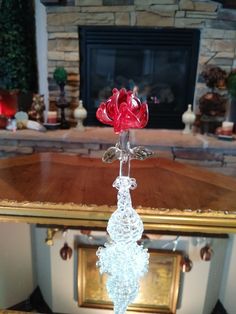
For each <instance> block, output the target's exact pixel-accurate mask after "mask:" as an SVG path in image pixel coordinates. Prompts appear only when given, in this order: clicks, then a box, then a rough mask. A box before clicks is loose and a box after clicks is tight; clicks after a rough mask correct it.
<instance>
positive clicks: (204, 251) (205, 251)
mask: <svg viewBox="0 0 236 314" xmlns="http://www.w3.org/2000/svg"><path fill="white" fill-rule="evenodd" d="M213 253H214V252H213V250H212V248H211V247H210V245H209V244H207V245H206V246H204V247H203V248H201V250H200V256H201V259H202V260H203V261H206V262H208V261H210V260H211V258H212V255H213Z"/></svg>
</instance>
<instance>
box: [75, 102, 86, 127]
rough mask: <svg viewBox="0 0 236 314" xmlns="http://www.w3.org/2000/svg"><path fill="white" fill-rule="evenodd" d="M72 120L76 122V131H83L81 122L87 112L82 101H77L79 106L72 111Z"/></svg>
mask: <svg viewBox="0 0 236 314" xmlns="http://www.w3.org/2000/svg"><path fill="white" fill-rule="evenodd" d="M74 118H75V119H76V121H77V125H76V129H77V130H79V131H84V125H83V121H84V120H85V119H86V118H87V110H86V109H85V108H84V106H83V101H82V100H80V101H79V105H78V107H77V108H75V110H74Z"/></svg>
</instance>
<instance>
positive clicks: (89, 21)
mask: <svg viewBox="0 0 236 314" xmlns="http://www.w3.org/2000/svg"><path fill="white" fill-rule="evenodd" d="M69 3H71V2H69ZM103 3H104V4H105V5H104V4H103ZM109 3H111V4H110V5H109ZM112 3H114V2H113V1H105V2H104V0H75V1H74V4H73V2H72V3H71V4H70V5H67V6H46V7H44V10H45V12H44V14H45V22H44V23H46V36H45V37H44V41H45V42H44V43H42V40H41V45H44V47H46V52H47V60H43V62H44V63H45V62H46V61H47V64H46V72H47V73H44V74H43V73H40V72H42V70H41V68H43V67H41V66H40V65H41V63H42V59H41V62H40V57H39V58H38V59H39V77H40V78H41V80H40V82H41V84H40V92H41V93H43V94H47V91H46V90H45V88H46V87H47V85H46V84H45V82H44V83H42V82H43V81H45V80H46V78H45V76H47V77H48V90H49V97H48V98H49V104H50V107H53V105H54V104H55V101H56V98H57V96H58V89H57V86H56V85H55V83H54V81H53V79H52V74H53V71H54V69H55V67H57V66H64V67H65V69H66V70H67V71H68V74H69V76H68V84H67V86H66V92H67V96H68V100H69V102H70V106H71V107H70V108H71V109H72V110H71V112H72V111H73V108H74V107H75V106H76V103H77V100H78V98H79V97H80V73H79V60H80V56H79V38H78V25H93V26H96V25H101V26H102V25H106V26H109V25H112V26H113V25H116V26H148V27H152V26H153V27H177V28H180V27H181V28H182V27H183V28H198V29H200V31H201V42H200V54H199V64H198V73H200V72H201V69H202V67H203V65H205V64H212V65H217V66H220V67H221V68H223V69H225V70H226V71H228V72H229V71H230V70H231V69H232V68H233V67H236V10H233V9H223V8H222V5H221V4H220V3H219V2H217V1H210V0H145V1H143V0H134V1H133V3H134V4H133V5H112ZM122 3H124V1H122ZM127 3H129V1H128V2H127ZM36 16H37V5H36ZM40 23H41V24H42V23H43V22H42V19H41V20H40ZM41 26H42V25H41ZM43 26H44V27H45V25H43ZM42 29H43V27H38V36H40V38H42V37H41V35H40V32H41V30H42ZM43 76H44V77H43ZM42 78H43V80H42ZM44 78H45V79H44ZM205 92H206V87H205V84H204V83H201V82H200V81H199V80H198V79H197V82H196V88H195V101H194V108H195V110H197V103H198V98H199V97H200V96H201V95H202V94H203V93H205Z"/></svg>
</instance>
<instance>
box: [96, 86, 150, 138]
mask: <svg viewBox="0 0 236 314" xmlns="http://www.w3.org/2000/svg"><path fill="white" fill-rule="evenodd" d="M112 94H113V95H112V96H111V97H110V98H109V99H108V100H107V101H106V102H102V103H101V104H100V106H99V107H98V109H97V113H96V117H97V119H98V120H99V121H100V122H102V123H104V124H108V125H112V126H113V127H114V131H115V133H121V132H123V131H127V130H129V129H132V128H137V129H141V128H144V127H145V126H146V124H147V122H148V106H147V104H146V103H141V101H140V100H139V98H138V97H136V96H135V95H133V93H132V91H127V90H126V89H125V88H122V89H120V90H118V89H116V88H114V89H113V91H112Z"/></svg>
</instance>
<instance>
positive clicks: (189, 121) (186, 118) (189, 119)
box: [182, 104, 196, 134]
mask: <svg viewBox="0 0 236 314" xmlns="http://www.w3.org/2000/svg"><path fill="white" fill-rule="evenodd" d="M195 120H196V115H195V113H194V112H193V111H192V105H191V104H189V105H188V109H187V111H185V112H184V113H183V115H182V121H183V123H184V124H185V128H184V129H183V134H190V133H192V125H193V123H194V122H195Z"/></svg>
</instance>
